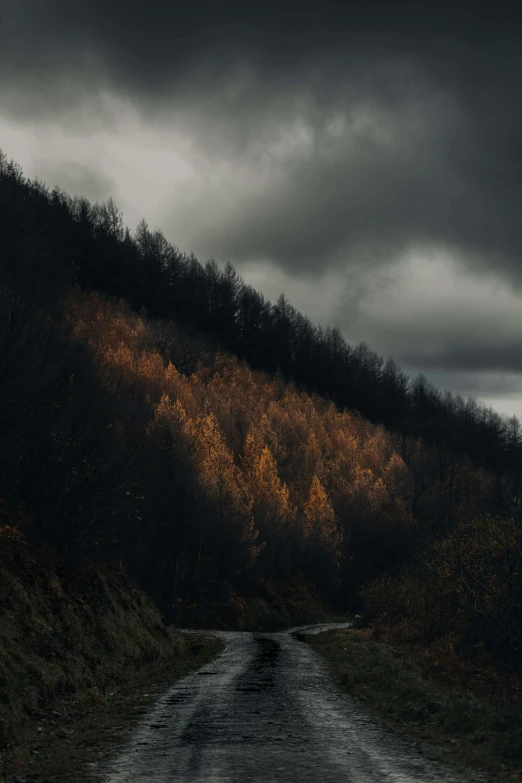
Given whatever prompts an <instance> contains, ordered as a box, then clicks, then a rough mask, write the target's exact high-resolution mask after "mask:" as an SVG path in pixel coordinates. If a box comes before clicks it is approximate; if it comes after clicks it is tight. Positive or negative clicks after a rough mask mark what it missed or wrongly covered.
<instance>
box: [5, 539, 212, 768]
mask: <svg viewBox="0 0 522 783" xmlns="http://www.w3.org/2000/svg"><path fill="white" fill-rule="evenodd" d="M0 543H1V547H0V780H1V781H4V780H6V779H7V780H8V781H14V780H26V781H38V783H47V781H49V782H50V781H64V782H65V781H67V783H74V782H75V781H78V783H80V781H87V780H90V779H92V777H91V774H90V769H91V768H90V766H89V765H92V764H93V763H95V762H96V760H97V759H98V758H99V757H100V756H101V755H103V753H104V751H105V750H107V749H108V748H112V747H114V745H115V744H118V743H119V742H120V741H123V739H124V738H125V737H126V736H127V730H128V729H130V728H132V726H133V725H134V724H135V723H136V721H137V719H138V717H139V715H140V714H142V713H143V712H144V711H145V710H146V709H147V708H148V707H149V705H150V704H151V703H152V701H153V700H154V698H155V695H156V694H158V693H159V692H161V690H164V689H165V687H167V686H168V685H169V684H170V683H171V682H174V681H175V680H176V679H177V678H179V677H181V676H183V675H184V674H186V673H188V672H189V671H191V670H193V669H195V668H198V667H199V666H201V665H203V663H205V662H206V661H208V660H209V659H210V658H211V657H213V656H214V655H216V654H217V653H218V652H219V651H220V650H221V649H222V643H221V642H220V641H219V640H217V639H214V638H207V637H203V636H201V635H198V636H197V637H196V636H194V637H189V636H184V635H183V634H181V633H180V632H178V631H176V630H173V629H172V628H170V627H167V626H165V625H164V623H163V622H162V619H161V617H160V614H159V612H158V610H157V609H156V607H155V606H154V605H153V604H152V603H151V601H150V600H149V599H148V598H147V596H146V595H145V594H144V593H143V592H142V591H141V590H139V589H138V588H137V587H136V586H135V585H133V584H132V583H131V582H130V581H129V580H128V579H127V578H126V577H125V575H124V574H123V573H121V572H119V571H117V570H114V569H108V568H103V567H91V568H89V569H86V570H83V571H74V570H66V569H63V568H60V567H58V566H57V565H55V564H52V563H50V562H43V561H42V558H41V553H39V552H37V551H35V550H32V549H31V547H29V546H27V545H24V544H22V542H20V541H19V540H16V538H10V537H9V536H8V535H4V536H3V537H2V541H1V542H0Z"/></svg>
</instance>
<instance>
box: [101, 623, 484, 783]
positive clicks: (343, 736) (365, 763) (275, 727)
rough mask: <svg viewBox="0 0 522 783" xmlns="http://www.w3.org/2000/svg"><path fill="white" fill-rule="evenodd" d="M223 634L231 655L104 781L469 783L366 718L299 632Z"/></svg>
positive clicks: (193, 678)
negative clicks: (338, 689) (296, 635)
mask: <svg viewBox="0 0 522 783" xmlns="http://www.w3.org/2000/svg"><path fill="white" fill-rule="evenodd" d="M323 628H324V626H323ZM318 630H319V629H318ZM309 632H314V628H310V629H309ZM218 635H219V636H220V637H221V638H222V639H224V640H225V642H226V647H225V649H224V651H223V652H222V653H221V655H219V656H218V657H217V658H216V659H215V660H214V661H212V662H211V663H209V664H207V665H206V666H204V667H203V668H202V669H200V670H199V671H198V672H195V673H193V674H191V675H189V676H188V677H186V678H185V679H183V680H181V681H180V682H178V683H177V684H176V685H174V686H173V687H172V688H171V689H170V690H169V691H167V693H165V694H164V695H163V696H162V697H161V699H160V700H159V701H158V702H157V703H156V706H155V707H154V709H153V710H152V712H151V713H149V715H148V716H147V717H146V719H144V720H143V721H142V723H141V724H140V726H139V727H138V728H137V729H136V731H135V732H134V735H133V737H132V739H131V741H130V743H129V745H128V746H127V748H126V749H125V750H124V751H123V752H122V753H121V754H120V755H119V756H118V757H116V758H115V759H114V760H113V761H112V762H110V764H108V765H107V766H105V767H104V768H103V769H101V770H100V771H99V776H98V779H99V780H100V781H103V783H131V781H132V783H145V781H150V782H151V783H257V782H258V781H259V783H268V782H269V781H270V782H271V783H287V782H290V781H291V783H301V781H302V782H303V783H307V782H308V781H310V782H311V781H314V783H319V782H320V781H328V783H337V782H338V781H339V783H341V781H342V783H352V782H353V783H370V782H371V783H384V781H386V782H387V783H391V782H392V781H393V783H428V782H429V781H437V783H456V782H457V781H459V783H464V778H462V777H458V776H456V775H454V774H452V773H450V772H448V771H447V770H444V769H443V768H441V767H440V766H439V765H438V764H437V763H436V762H434V761H429V760H428V759H426V758H424V757H423V756H422V755H421V754H420V752H419V750H418V749H416V746H415V744H414V743H407V742H406V741H401V740H399V739H397V738H396V737H395V736H393V735H391V734H389V733H388V732H386V731H385V730H383V729H381V728H380V727H379V726H378V725H377V723H376V722H375V721H373V720H372V719H371V718H369V717H367V716H365V715H363V714H361V713H360V712H359V710H358V708H357V707H356V706H355V705H354V704H353V703H352V701H351V700H350V699H349V698H348V697H347V696H345V695H343V694H340V693H337V692H336V691H335V689H334V688H333V686H332V685H331V684H330V682H329V679H328V676H327V674H326V671H325V668H324V665H323V662H322V661H321V659H320V658H319V657H318V655H317V653H315V652H314V651H313V650H311V649H310V648H309V647H308V646H307V645H306V644H305V643H304V642H302V641H299V640H297V639H295V638H294V637H293V636H292V635H291V633H290V632H286V633H273V634H268V633H263V634H253V633H246V632H242V633H228V632H227V633H225V632H219V633H218ZM473 779H474V780H477V776H474V778H473Z"/></svg>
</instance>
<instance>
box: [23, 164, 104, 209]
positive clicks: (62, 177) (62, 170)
mask: <svg viewBox="0 0 522 783" xmlns="http://www.w3.org/2000/svg"><path fill="white" fill-rule="evenodd" d="M35 168H36V169H37V171H38V178H39V179H41V180H44V181H45V183H46V184H47V185H48V187H53V186H54V185H58V186H59V187H60V188H62V189H63V190H65V191H66V192H67V193H69V195H71V196H74V195H77V196H85V198H88V199H89V200H90V201H91V202H95V201H106V200H107V198H108V195H109V194H110V193H112V194H114V196H116V192H117V186H116V183H114V182H113V181H112V180H111V179H110V177H107V176H106V175H105V174H103V173H102V172H99V171H96V170H94V169H93V168H91V167H90V166H85V165H83V164H81V163H76V162H75V161H66V162H60V163H57V162H54V161H47V160H36V161H35Z"/></svg>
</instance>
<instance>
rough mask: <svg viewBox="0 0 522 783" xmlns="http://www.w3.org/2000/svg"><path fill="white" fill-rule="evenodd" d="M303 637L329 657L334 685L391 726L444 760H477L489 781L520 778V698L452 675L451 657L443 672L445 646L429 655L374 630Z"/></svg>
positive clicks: (460, 763)
mask: <svg viewBox="0 0 522 783" xmlns="http://www.w3.org/2000/svg"><path fill="white" fill-rule="evenodd" d="M303 638H304V639H306V641H307V642H308V643H309V644H311V645H313V647H314V649H316V650H317V651H318V652H319V653H321V654H322V655H324V657H325V658H326V659H327V661H328V664H329V667H330V670H331V672H332V675H333V677H334V679H335V681H336V682H337V684H338V685H339V686H340V687H341V688H342V689H343V690H345V691H346V692H347V693H349V694H350V696H352V697H353V698H354V699H355V700H359V701H360V702H361V708H362V709H366V710H370V711H372V712H374V713H375V714H377V715H379V716H380V717H381V719H382V720H383V721H384V722H385V723H386V724H387V725H388V726H389V727H390V728H392V729H395V730H398V731H400V732H401V733H407V734H409V735H412V736H414V737H416V738H417V739H419V740H421V741H424V742H427V743H433V744H435V745H437V746H438V749H439V751H440V758H441V760H442V761H444V762H445V763H446V764H449V765H452V766H454V767H456V768H466V767H468V768H469V767H474V768H475V769H477V770H480V771H483V772H486V773H487V776H488V779H489V780H491V781H492V783H493V781H498V783H500V781H502V783H507V781H522V709H521V704H520V700H518V701H517V700H516V699H511V700H510V701H507V700H505V699H502V698H500V699H499V698H497V696H498V694H495V697H492V694H491V692H489V693H488V691H487V690H484V689H482V691H481V692H479V691H478V690H476V689H472V688H471V687H469V683H466V682H465V680H464V679H463V680H458V679H455V677H456V675H455V671H456V668H458V667H456V665H455V662H454V661H453V663H451V661H448V667H449V669H448V671H452V672H453V675H452V676H453V679H448V678H447V676H446V677H444V676H442V677H441V671H440V661H441V660H442V659H443V658H444V649H443V648H441V649H439V650H433V651H432V657H431V658H430V656H429V655H428V656H426V655H424V656H415V655H414V654H413V653H412V650H411V649H410V650H409V651H408V652H407V653H406V652H404V651H401V650H400V649H398V648H397V647H395V646H393V645H391V644H389V643H387V642H385V641H379V640H376V639H375V638H374V637H373V632H372V631H371V630H364V631H363V630H353V629H350V630H347V631H346V630H342V631H333V632H329V633H325V634H322V635H321V636H317V637H303ZM419 652H420V651H419ZM437 661H438V662H439V666H438V667H437V666H436V665H435V664H436V662H437Z"/></svg>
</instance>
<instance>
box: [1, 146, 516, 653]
mask: <svg viewBox="0 0 522 783" xmlns="http://www.w3.org/2000/svg"><path fill="white" fill-rule="evenodd" d="M0 273H1V278H0V286H1V287H0V312H1V322H0V439H1V442H2V444H3V445H2V450H1V453H0V497H1V498H2V503H1V505H0V509H1V514H2V516H1V517H0V519H1V520H2V521H3V523H4V524H8V525H10V526H11V527H13V528H16V529H19V530H21V531H22V530H23V532H24V534H25V535H27V536H31V537H32V538H33V539H35V540H37V541H38V542H41V543H42V544H46V545H49V546H50V547H51V548H52V549H53V550H55V551H57V552H59V554H60V557H61V558H62V559H63V562H64V563H66V564H67V565H74V566H77V565H81V564H84V563H87V562H95V561H96V562H97V561H102V562H103V561H111V562H122V563H124V564H125V567H126V568H127V569H128V571H129V573H130V574H131V575H132V576H133V577H134V578H135V579H137V580H138V581H139V583H140V584H141V585H143V586H144V587H146V588H147V589H148V590H149V592H150V593H151V595H153V596H154V598H155V599H156V600H157V601H158V602H159V603H160V604H161V605H162V607H163V608H168V607H172V606H173V605H174V604H175V602H176V601H183V600H185V598H186V596H187V585H189V584H190V582H191V580H193V579H194V578H205V579H211V580H226V581H230V582H231V584H232V586H233V587H234V589H237V590H239V591H240V590H241V589H242V588H243V587H244V586H245V585H247V584H252V583H260V582H263V583H265V584H268V585H272V584H275V583H277V582H278V581H281V580H284V579H288V578H295V577H297V576H300V575H302V576H303V577H305V578H306V579H307V580H309V581H311V582H312V583H313V584H314V585H315V586H316V588H317V590H318V591H319V592H320V593H321V594H322V595H324V596H325V597H327V598H329V599H330V600H331V601H334V602H336V603H337V604H338V605H339V606H340V607H342V608H343V609H348V608H356V607H358V606H359V605H360V600H361V599H360V596H361V595H363V596H364V598H365V600H366V605H367V606H368V607H370V608H372V610H373V612H374V613H375V614H378V613H379V612H380V613H381V614H384V615H385V616H386V615H387V616H388V617H390V618H391V617H393V618H394V619H397V618H398V619H399V620H401V621H402V620H403V619H404V617H403V615H404V614H405V613H406V615H407V616H408V621H409V622H410V624H411V625H412V627H413V632H414V633H417V634H419V635H421V636H422V635H424V636H426V638H428V637H430V636H431V637H435V636H437V635H439V636H440V635H442V634H445V633H448V632H450V631H451V632H453V631H455V632H458V633H459V634H460V635H461V637H462V638H469V640H470V641H473V639H475V638H476V637H477V634H478V635H479V636H480V634H482V635H483V636H484V634H485V635H486V636H487V639H488V643H489V644H490V646H491V649H492V651H493V652H494V653H495V654H497V655H498V656H499V658H502V659H503V660H507V659H509V660H510V661H513V660H515V659H517V658H520V639H519V630H518V628H520V619H521V604H522V602H521V587H522V569H521V562H522V555H521V553H522V546H521V542H522V536H521V533H520V529H521V528H520V524H519V522H518V508H517V501H516V496H517V494H518V486H519V474H520V469H519V466H520V457H521V454H522V450H521V448H520V443H519V425H518V421H517V420H516V419H513V420H511V422H505V421H503V420H502V419H501V418H500V417H499V416H498V415H497V414H495V413H494V412H492V411H487V410H484V409H480V408H479V407H478V406H477V405H476V404H475V403H474V402H473V401H468V403H466V404H465V403H464V402H463V401H462V400H461V399H460V398H458V397H453V396H452V395H450V394H447V395H446V396H445V397H443V396H442V395H441V394H440V393H439V392H437V391H436V390H435V389H434V388H433V387H431V386H430V385H429V384H428V383H427V382H426V381H425V380H424V379H423V378H422V377H420V378H418V379H416V380H415V381H413V382H410V381H409V380H408V379H407V378H406V376H405V375H404V374H403V373H402V372H401V371H400V370H399V368H398V367H397V366H396V365H395V364H394V363H393V361H391V360H390V361H388V362H387V363H386V364H385V365H384V364H383V361H382V360H381V359H380V357H378V356H377V355H376V354H374V353H373V352H372V351H370V350H369V349H368V348H367V347H366V346H364V345H361V346H358V347H357V348H353V349H352V348H351V347H350V346H348V345H347V344H346V343H345V341H344V340H343V338H342V336H341V335H340V333H339V332H338V331H337V330H335V329H327V330H322V329H319V328H316V327H314V326H313V325H312V324H311V323H310V322H309V321H308V320H307V319H306V318H305V317H304V316H302V315H301V314H299V313H297V312H296V311H295V310H293V308H292V307H291V306H290V304H289V303H288V302H287V301H286V300H285V298H284V297H283V296H281V297H280V299H279V300H278V302H277V304H276V305H274V306H272V305H270V304H269V303H268V302H266V301H265V300H264V299H263V297H262V296H261V295H260V294H259V293H257V292H256V291H254V290H253V289H252V288H251V287H249V286H246V285H244V284H243V283H242V282H241V280H239V279H238V278H237V276H236V274H235V272H234V270H233V269H232V267H230V266H227V267H226V269H225V270H224V271H223V272H221V271H220V270H219V269H218V267H217V265H216V264H215V263H214V262H213V261H210V262H207V263H206V264H205V265H204V266H202V265H201V264H200V263H199V262H198V261H197V260H196V259H195V258H194V257H193V256H190V257H187V256H185V255H184V254H182V253H180V252H179V251H178V250H177V249H176V248H174V247H172V246H171V245H170V244H169V243H168V242H167V241H166V240H165V238H164V237H163V236H162V235H161V233H159V232H151V231H150V230H149V229H148V227H147V225H146V223H145V222H144V221H142V222H141V223H140V225H139V226H138V229H137V231H136V232H135V235H134V236H132V235H131V234H130V232H129V231H128V230H126V229H125V228H124V226H123V223H122V218H121V214H120V213H119V211H118V209H117V208H116V206H115V204H114V203H113V202H112V200H109V202H108V203H107V204H102V205H94V206H92V205H90V204H89V203H88V202H87V201H86V200H85V199H71V198H69V197H68V196H67V195H66V194H64V193H62V192H60V191H59V190H56V189H55V190H54V191H53V192H52V193H50V192H49V191H48V190H47V189H46V188H45V186H44V185H42V184H41V183H38V182H30V181H26V180H25V179H24V177H23V175H22V172H21V170H20V169H19V167H18V166H17V165H16V164H13V163H12V162H9V161H8V160H7V159H6V158H5V156H3V155H1V156H0ZM375 580H376V581H375ZM419 585H420V586H421V588H419ZM484 629H485V630H484Z"/></svg>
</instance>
